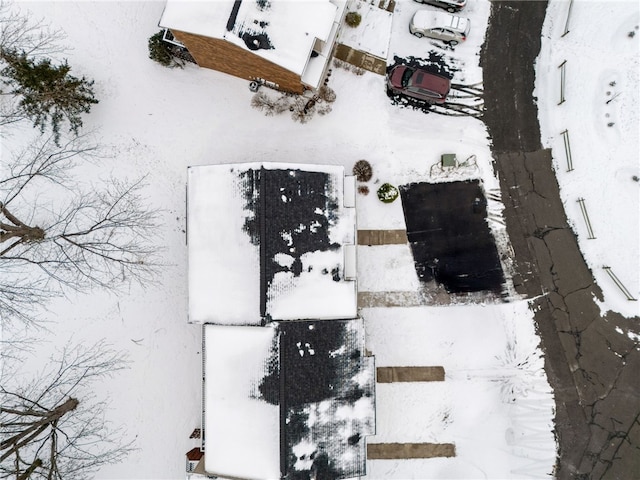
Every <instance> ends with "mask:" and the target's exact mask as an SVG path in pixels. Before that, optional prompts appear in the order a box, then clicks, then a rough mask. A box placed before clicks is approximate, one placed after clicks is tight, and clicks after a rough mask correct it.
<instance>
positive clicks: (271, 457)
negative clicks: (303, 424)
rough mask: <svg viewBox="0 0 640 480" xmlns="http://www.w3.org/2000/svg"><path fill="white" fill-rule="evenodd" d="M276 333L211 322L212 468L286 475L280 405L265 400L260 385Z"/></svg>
mask: <svg viewBox="0 0 640 480" xmlns="http://www.w3.org/2000/svg"><path fill="white" fill-rule="evenodd" d="M276 334H277V332H276V329H274V328H256V327H219V326H214V325H206V326H205V330H204V336H205V337H204V341H205V346H206V349H205V351H204V362H205V363H204V372H203V373H204V374H205V383H204V422H205V423H204V451H205V459H204V466H205V470H206V471H207V472H210V473H216V474H218V475H222V476H230V477H239V478H255V479H277V478H280V446H279V445H280V407H279V406H278V405H277V404H273V403H269V402H267V401H265V400H264V399H262V398H261V393H260V388H259V387H260V382H261V381H262V379H263V378H264V377H265V376H267V375H268V374H269V363H268V362H269V359H270V358H271V357H272V355H273V351H274V348H275V349H276V351H277V345H274V342H276V341H277V335H276Z"/></svg>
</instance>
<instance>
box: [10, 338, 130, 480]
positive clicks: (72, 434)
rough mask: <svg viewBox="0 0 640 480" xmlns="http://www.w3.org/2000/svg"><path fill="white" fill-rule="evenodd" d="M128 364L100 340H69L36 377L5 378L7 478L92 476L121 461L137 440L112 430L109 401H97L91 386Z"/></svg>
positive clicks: (70, 478)
mask: <svg viewBox="0 0 640 480" xmlns="http://www.w3.org/2000/svg"><path fill="white" fill-rule="evenodd" d="M126 366H127V362H126V358H125V357H124V355H123V354H122V353H120V352H117V351H115V350H113V349H111V348H110V347H109V346H108V345H107V344H105V343H104V342H99V343H97V344H95V345H92V346H88V347H82V346H73V347H72V346H69V345H67V346H66V347H65V348H64V349H63V351H62V352H61V353H60V355H59V356H58V357H56V358H52V359H51V363H50V364H49V367H48V368H46V369H45V370H43V371H42V373H41V374H40V375H38V376H37V377H36V378H33V379H32V380H31V381H26V382H23V381H20V380H18V378H19V377H18V376H17V375H13V376H11V377H10V378H5V376H3V377H0V378H1V380H2V382H1V384H2V387H0V393H1V394H2V402H1V406H0V436H1V439H0V472H1V473H2V478H15V479H16V480H26V479H32V480H37V479H43V480H44V479H46V480H53V479H65V480H74V479H86V478H89V477H90V475H91V473H93V472H94V471H95V470H96V469H97V468H99V467H100V466H102V465H105V464H110V463H116V462H118V461H121V460H122V459H123V458H124V457H125V456H126V455H127V454H128V453H129V452H130V451H131V450H132V442H131V441H129V440H126V439H125V435H124V434H123V432H122V431H121V430H119V429H110V427H109V423H108V422H107V420H106V418H105V407H106V404H105V402H98V401H95V398H94V396H93V395H92V394H91V387H92V384H93V383H94V382H96V381H97V380H101V379H104V378H105V377H109V376H111V375H113V374H114V373H115V372H117V371H119V370H122V369H123V368H125V367H126ZM7 370H8V369H5V373H6V371H7Z"/></svg>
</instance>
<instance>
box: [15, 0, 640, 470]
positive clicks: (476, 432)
mask: <svg viewBox="0 0 640 480" xmlns="http://www.w3.org/2000/svg"><path fill="white" fill-rule="evenodd" d="M565 3H566V2H561V1H554V2H550V4H549V7H548V13H547V15H548V22H547V23H546V24H545V31H544V32H543V43H542V51H541V54H540V57H539V61H538V66H537V71H538V75H539V80H538V84H537V90H538V91H537V92H536V95H537V97H538V106H539V108H540V120H541V129H542V132H543V133H542V137H543V139H542V140H543V144H544V145H545V146H549V147H551V148H553V154H554V158H555V162H556V164H555V165H556V171H557V173H558V180H559V183H560V185H561V190H562V191H561V193H562V195H563V200H564V201H565V205H566V208H567V215H568V217H569V219H570V222H571V224H572V226H573V228H574V231H575V232H576V234H577V235H578V238H579V240H580V247H581V249H582V251H583V253H584V255H585V257H586V259H587V262H588V264H589V265H590V267H591V268H592V270H593V272H594V276H595V278H596V280H597V282H598V284H599V285H600V286H601V287H602V289H603V291H604V295H605V298H604V302H603V305H602V308H603V310H605V311H606V310H609V309H611V310H615V311H619V312H621V313H623V314H625V315H626V316H633V315H638V302H630V301H627V300H626V299H624V296H623V295H622V293H621V292H620V291H619V290H617V288H616V287H615V285H613V283H612V280H611V279H610V278H609V277H608V276H607V274H606V272H605V271H604V270H603V269H602V266H610V267H611V268H612V270H613V271H614V272H615V273H616V275H617V276H618V277H619V278H620V279H621V280H622V281H623V282H624V284H625V285H626V287H627V288H628V289H629V290H630V292H631V293H632V294H633V296H634V297H635V298H638V296H639V295H640V292H639V290H640V281H639V278H638V273H637V267H638V265H639V264H640V252H639V250H640V241H639V238H638V233H639V232H640V224H639V220H638V212H639V211H640V202H639V194H638V188H639V184H638V181H637V177H638V176H640V169H639V167H638V151H640V148H639V145H638V121H639V117H638V90H639V89H638V49H637V42H638V38H639V37H638V35H640V32H638V30H637V28H638V27H637V26H638V23H639V21H640V16H639V14H638V7H637V5H636V6H635V7H630V4H629V3H625V2H621V3H615V4H613V5H612V6H607V7H606V8H605V7H604V5H605V3H604V2H599V3H598V2H587V1H579V2H575V4H574V7H573V14H572V15H573V16H572V19H571V33H570V34H569V35H567V36H566V37H565V38H563V39H562V40H561V41H558V40H557V37H558V35H559V34H561V32H562V29H563V28H564V21H565V15H566V13H565ZM163 5H164V4H163V2H161V1H157V2H150V1H148V2H134V1H131V2H120V3H112V2H109V3H107V2H93V1H92V2H21V7H22V8H23V9H28V10H29V11H31V12H32V13H33V15H34V16H35V17H38V18H39V17H44V18H45V19H46V21H47V22H50V23H51V24H52V26H54V27H56V28H61V29H63V30H64V31H65V32H66V34H67V38H66V39H65V40H64V44H65V45H68V46H70V47H71V48H70V50H69V51H67V52H65V54H64V57H66V58H68V59H69V64H70V65H72V67H73V72H74V73H75V74H76V75H86V76H87V77H89V78H92V79H94V80H95V88H96V93H97V97H98V98H99V100H100V103H99V104H98V105H95V106H94V107H93V109H92V111H91V114H90V115H88V116H86V117H85V120H84V128H85V130H86V131H89V132H91V135H92V137H94V138H95V140H96V141H97V142H99V143H101V144H103V145H104V146H105V148H106V150H107V151H108V152H109V153H110V156H109V157H108V158H105V159H104V160H102V161H101V162H100V163H99V164H96V165H86V166H83V167H82V174H83V175H85V177H86V179H87V181H89V180H90V179H97V178H102V177H106V176H108V175H110V174H113V175H115V176H117V177H121V178H134V177H136V176H139V175H146V176H147V177H146V179H147V182H148V187H147V189H146V195H147V197H148V201H149V202H150V203H151V204H153V205H155V206H157V207H159V208H162V209H163V210H164V213H163V218H162V220H163V222H162V226H161V229H160V231H158V232H157V233H158V238H157V242H158V249H159V251H160V252H161V254H162V257H163V260H164V261H165V262H166V268H164V270H163V272H162V275H161V278H160V279H159V281H158V283H157V284H155V285H149V286H147V287H146V288H139V287H131V288H129V290H128V291H127V292H126V294H124V295H122V296H120V297H116V296H112V295H109V294H105V293H101V292H95V293H91V294H89V295H80V294H73V295H70V296H69V298H62V299H59V300H56V301H55V302H53V303H52V304H51V306H50V309H49V311H48V312H46V313H45V318H46V319H47V320H49V321H50V322H52V323H50V324H49V325H48V328H49V331H50V333H48V334H46V343H44V344H43V345H42V347H39V348H38V359H34V360H33V365H27V367H26V368H27V370H28V368H37V367H35V366H34V365H36V363H37V361H42V360H43V359H45V358H47V356H48V354H49V353H50V352H51V351H52V349H54V348H55V347H56V346H59V345H62V344H64V343H65V342H66V341H67V339H68V338H70V337H73V338H74V339H75V340H76V341H80V342H93V341H95V340H96V339H100V338H106V340H107V341H108V342H110V343H111V344H113V345H114V346H115V347H116V348H119V349H123V350H125V351H127V352H128V353H129V355H130V359H131V368H130V369H129V370H126V371H124V372H121V373H120V374H119V375H118V376H117V377H115V378H113V379H111V380H108V381H105V382H103V383H102V384H100V385H98V386H97V391H96V394H97V395H98V396H104V397H109V399H110V400H111V403H110V405H111V408H110V410H108V415H109V420H110V421H111V422H113V423H114V424H117V425H120V424H123V425H125V427H126V429H127V431H128V432H129V435H130V437H132V438H133V437H135V439H136V446H137V448H138V449H137V450H136V451H134V452H133V453H132V454H131V455H130V456H129V457H128V459H127V460H126V461H125V462H124V463H122V464H119V465H113V466H107V467H104V468H103V469H102V470H101V471H100V472H99V475H98V478H101V479H121V480H133V479H158V480H159V479H180V478H184V476H185V473H184V464H185V462H184V454H185V453H186V452H187V451H188V450H190V449H191V448H192V447H193V446H195V445H196V444H195V443H194V441H193V440H190V439H189V434H190V433H191V431H192V430H193V429H194V428H196V427H200V423H201V386H202V385H201V368H202V359H201V348H202V345H201V341H202V328H201V326H200V325H193V324H188V323H187V311H188V307H187V249H186V245H185V228H186V219H185V213H186V205H185V188H186V182H187V167H188V166H191V165H210V164H220V163H239V162H291V163H305V164H306V163H309V164H312V163H313V164H329V165H341V166H344V167H345V170H346V171H347V172H350V171H351V169H352V167H353V164H354V163H355V162H356V161H357V160H359V159H366V160H368V161H369V162H370V163H371V165H372V166H373V178H372V180H371V182H370V183H369V186H370V187H371V188H370V189H371V193H370V194H369V195H366V196H365V195H358V197H357V205H356V207H357V222H358V228H359V229H403V228H404V227H405V225H404V217H403V212H402V205H401V203H400V201H399V200H398V201H396V202H394V203H391V204H383V203H382V202H380V201H378V199H377V198H376V196H375V189H377V186H378V185H379V184H382V183H385V182H389V183H391V184H393V185H403V184H407V183H410V182H418V181H430V180H432V179H431V177H430V171H431V167H432V165H434V164H435V163H437V162H438V161H439V159H440V155H441V154H443V153H449V152H451V153H456V154H457V156H458V158H460V159H465V158H467V157H469V156H471V155H475V156H476V158H477V168H476V169H474V170H471V171H470V172H469V178H477V179H481V180H482V182H483V184H484V189H485V192H495V191H499V190H498V187H499V185H498V180H497V179H496V178H495V177H494V170H493V167H492V158H491V151H490V144H489V139H488V135H487V131H486V128H485V127H484V125H483V124H482V123H481V121H480V120H477V119H473V118H465V117H445V116H441V115H436V114H426V115H425V114H424V113H423V112H421V111H418V110H412V109H410V108H401V107H399V106H397V105H392V104H391V102H390V100H389V98H388V97H387V95H386V93H385V79H384V77H382V76H379V75H375V74H373V73H365V74H363V75H361V76H358V75H354V74H353V73H351V72H348V71H346V70H344V69H340V68H333V72H332V75H331V80H330V83H329V86H330V87H331V88H332V89H333V90H335V92H336V94H337V100H336V102H335V103H334V104H333V111H332V112H331V113H329V114H328V115H325V116H318V115H316V116H315V117H314V118H313V119H311V121H310V122H309V123H308V124H305V125H302V124H299V123H295V122H293V121H292V120H291V118H290V116H289V115H281V116H275V117H266V116H264V115H263V114H262V113H260V112H258V111H257V110H255V109H252V108H251V106H250V100H251V95H252V93H251V92H250V91H249V89H248V82H246V81H243V80H239V79H236V78H233V77H230V76H227V75H224V74H222V73H218V72H216V71H211V70H206V69H199V68H198V67H196V66H193V65H187V66H186V67H185V68H184V69H166V68H164V67H161V66H160V65H158V64H156V63H154V62H153V61H151V60H149V59H148V58H147V55H148V51H147V39H148V38H149V37H150V36H151V35H152V34H154V33H155V32H156V31H157V30H158V27H157V22H158V20H159V18H160V16H161V13H162V10H163ZM606 5H609V4H608V3H607V4H606ZM418 8H423V7H422V6H420V5H419V4H417V3H415V2H412V1H408V0H402V1H399V2H398V3H397V5H396V11H395V14H394V17H393V26H392V34H391V41H390V44H389V47H388V48H389V55H388V59H389V60H388V62H390V63H391V62H392V61H393V58H394V56H400V57H403V56H410V55H411V56H415V57H420V56H426V55H428V52H429V50H430V49H433V51H435V52H437V53H438V54H441V55H444V57H445V59H447V60H446V61H447V62H448V63H449V64H450V65H453V66H455V68H456V69H458V71H457V72H456V73H455V76H454V81H455V82H458V83H465V84H472V83H477V82H480V81H481V80H482V72H481V70H480V68H479V66H478V55H479V49H480V46H481V45H482V40H483V33H482V32H483V31H484V27H485V26H486V22H487V19H488V16H489V11H490V3H489V1H488V0H477V1H473V2H471V1H470V2H469V6H468V7H467V9H466V10H465V11H464V15H465V16H468V17H469V18H471V33H470V37H469V40H468V41H467V42H466V43H465V44H463V45H460V46H458V47H456V49H455V50H454V51H450V50H447V49H444V48H441V47H439V46H434V45H433V44H432V43H431V42H430V41H428V40H427V39H424V38H423V39H418V38H415V37H413V36H412V35H410V33H409V31H408V23H409V19H410V17H411V15H412V13H413V12H414V11H416V10H417V9H418ZM630 11H631V12H632V14H629V13H628V12H630ZM594 15H598V16H599V17H600V18H601V19H602V20H601V22H604V23H605V24H606V25H610V27H611V28H609V29H608V36H606V35H605V36H604V37H603V42H602V43H601V44H599V47H598V48H600V49H601V50H595V47H594V46H593V45H592V44H591V43H590V42H591V41H593V39H594V37H595V33H594V31H593V30H594V29H595V27H593V26H591V27H590V26H589V25H590V22H589V18H592V17H593V16H594ZM634 29H635V32H636V36H635V37H633V38H632V37H629V36H628V35H627V33H628V32H629V31H634ZM559 32H560V33H559ZM614 34H615V35H614ZM552 43H553V47H552ZM611 49H614V53H615V54H611ZM585 51H589V52H590V54H589V55H585ZM565 59H566V60H567V84H566V92H567V93H566V97H567V99H566V102H565V103H564V104H563V105H560V106H557V105H556V104H557V102H558V101H559V88H560V80H559V74H558V72H559V71H558V69H557V65H559V64H560V63H561V62H562V61H564V60H565ZM594 59H597V60H598V63H597V69H596V70H594V65H595V64H596V62H594ZM612 83H613V85H612ZM614 97H615V98H614ZM585 99H586V100H585ZM608 100H611V101H610V102H607V101H608ZM606 115H609V116H608V117H607V116H606ZM607 122H612V123H613V124H614V125H613V126H612V127H607ZM564 129H569V130H570V132H571V147H572V152H573V161H574V171H572V172H567V171H566V170H567V169H566V164H565V157H564V146H563V139H562V136H561V135H560V132H561V131H563V130H564ZM30 135H32V132H31V129H30V127H29V126H28V125H26V126H23V127H22V129H21V130H20V131H18V132H17V133H15V134H14V135H13V136H11V137H9V138H6V139H4V138H3V142H4V143H5V145H3V151H4V152H6V151H10V150H11V149H13V148H17V146H18V145H20V144H21V143H23V142H26V141H28V138H30V137H29V136H30ZM633 176H635V177H636V180H635V181H634V180H632V177H633ZM578 197H584V199H585V201H586V204H587V207H588V209H589V215H590V217H591V221H592V223H593V227H594V231H595V235H596V237H597V238H596V239H593V240H589V239H587V236H586V234H585V231H584V220H583V218H582V216H581V212H580V210H579V204H578V203H577V198H578ZM222 207H223V206H222ZM489 208H490V209H491V210H492V211H493V212H494V213H495V214H496V216H497V217H499V210H500V203H499V202H497V201H493V202H491V203H490V205H489ZM490 227H491V229H492V232H493V233H494V235H495V237H496V240H497V244H498V249H499V251H500V252H502V253H505V252H506V253H508V252H509V245H508V241H507V237H506V232H505V229H504V226H503V225H502V224H501V223H500V222H497V221H492V222H490ZM614 245H615V247H614ZM358 262H359V263H358V285H359V290H360V291H370V292H378V291H386V290H393V291H407V292H411V291H415V290H417V289H418V288H419V281H418V278H417V276H416V272H415V269H414V267H413V259H412V257H411V251H410V249H409V246H408V245H400V246H384V247H382V246H377V247H375V246H374V247H359V248H358ZM360 314H361V316H362V318H363V319H364V321H365V327H366V335H367V337H366V341H367V348H368V349H369V350H370V351H371V352H372V354H373V355H375V357H376V366H414V365H415V366H432V365H439V366H443V367H444V368H445V372H446V376H445V381H444V382H431V383H424V384H384V385H377V387H376V389H377V398H376V403H377V410H376V414H377V431H376V435H375V436H372V437H369V438H368V441H369V442H370V443H382V442H434V443H445V442H452V443H455V445H456V454H457V455H456V457H454V458H438V459H429V460H410V461H406V460H405V461H397V460H373V461H370V462H368V464H367V470H368V474H367V476H366V478H367V479H380V480H383V479H406V478H460V479H463V478H464V479H468V478H542V477H546V476H548V475H549V474H550V473H551V472H552V469H553V465H554V462H555V448H556V445H555V440H554V437H553V433H552V428H553V405H554V404H553V394H552V392H551V390H550V387H549V384H548V383H547V380H546V377H545V373H544V370H543V364H544V360H543V358H542V353H541V351H540V350H539V349H538V344H539V338H538V337H537V335H536V333H535V330H534V324H533V312H531V310H530V309H529V306H528V303H527V302H526V301H524V300H519V299H517V298H513V299H512V301H511V302H509V303H502V304H496V303H495V302H483V303H481V304H476V305H453V306H448V307H432V306H423V307H411V308H370V309H363V310H362V311H361V312H360ZM624 333H625V334H629V335H638V333H639V332H638V331H636V332H624Z"/></svg>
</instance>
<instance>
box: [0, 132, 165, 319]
mask: <svg viewBox="0 0 640 480" xmlns="http://www.w3.org/2000/svg"><path fill="white" fill-rule="evenodd" d="M99 157H100V151H99V148H98V147H96V146H95V145H91V144H87V143H86V139H85V138H84V137H78V138H76V139H73V140H71V141H69V142H68V143H66V144H64V145H62V146H60V147H58V146H57V145H56V144H55V142H54V141H52V140H51V138H44V139H42V140H39V141H36V142H34V143H33V144H32V145H30V146H29V147H28V148H27V149H25V150H24V151H22V152H19V153H18V154H16V155H15V157H14V158H13V159H12V160H11V161H10V162H8V164H7V165H6V167H5V168H4V171H3V170H0V269H2V271H3V275H2V277H0V321H3V322H7V321H9V319H20V320H23V321H25V320H26V321H28V319H29V318H30V316H31V314H32V311H33V310H34V309H33V308H30V306H31V305H35V306H38V307H39V306H42V305H44V304H45V303H46V301H47V300H48V299H49V298H51V297H52V296H55V295H57V294H61V293H62V292H63V291H64V290H65V289H70V290H74V291H88V290H90V289H91V288H93V287H101V288H107V289H110V290H114V291H117V290H118V289H119V288H120V287H121V286H123V285H126V284H128V283H130V282H137V283H143V284H144V283H148V282H152V281H153V280H154V278H155V274H156V273H157V270H158V267H159V265H160V261H159V256H158V250H159V249H158V248H157V247H156V246H155V245H154V239H155V234H156V231H157V218H158V214H159V212H158V211H157V210H154V209H151V208H149V207H148V206H147V203H148V202H147V201H146V199H145V198H144V196H143V190H144V187H145V183H144V178H139V179H136V180H133V181H129V180H121V179H117V178H110V179H107V180H105V181H103V182H101V183H92V184H90V185H87V186H84V185H83V184H82V183H81V182H80V181H78V180H76V179H75V178H74V177H73V175H72V174H73V170H74V167H76V166H77V165H78V164H79V163H80V162H83V161H84V162H93V161H95V160H96V159H97V158H99ZM0 168H2V167H0Z"/></svg>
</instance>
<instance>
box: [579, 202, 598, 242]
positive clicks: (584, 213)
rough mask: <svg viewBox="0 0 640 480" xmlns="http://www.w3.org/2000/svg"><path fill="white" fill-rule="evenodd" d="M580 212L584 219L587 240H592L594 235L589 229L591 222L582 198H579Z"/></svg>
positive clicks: (591, 229) (590, 228)
mask: <svg viewBox="0 0 640 480" xmlns="http://www.w3.org/2000/svg"><path fill="white" fill-rule="evenodd" d="M578 203H579V204H580V210H582V216H583V217H584V223H586V224H587V233H588V234H589V237H588V238H589V240H593V239H594V238H596V237H595V235H594V234H593V228H592V227H591V220H589V214H588V213H587V207H586V206H585V205H584V198H579V199H578Z"/></svg>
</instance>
